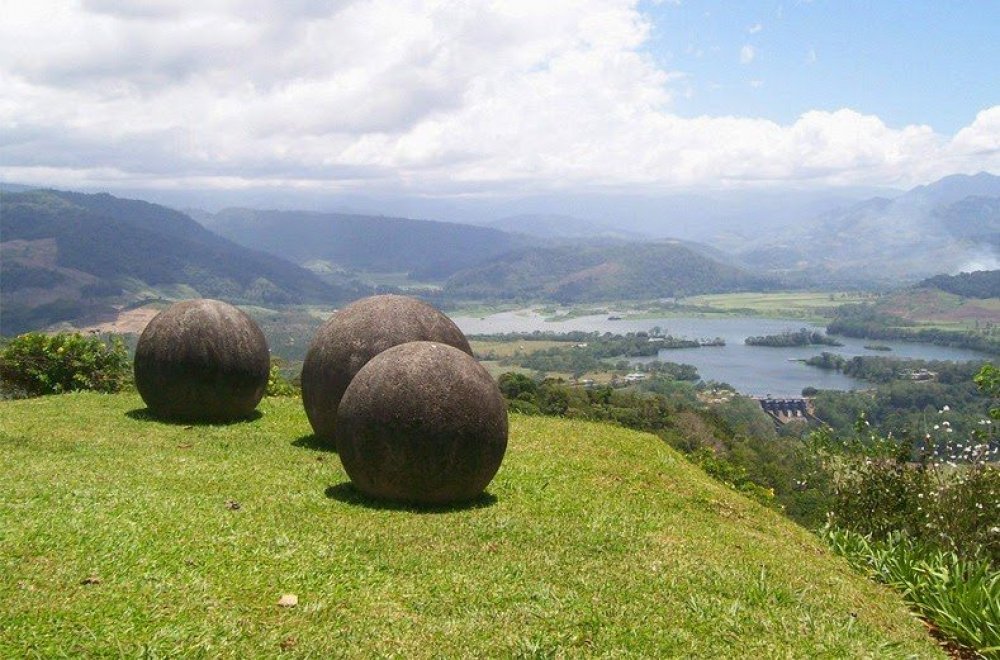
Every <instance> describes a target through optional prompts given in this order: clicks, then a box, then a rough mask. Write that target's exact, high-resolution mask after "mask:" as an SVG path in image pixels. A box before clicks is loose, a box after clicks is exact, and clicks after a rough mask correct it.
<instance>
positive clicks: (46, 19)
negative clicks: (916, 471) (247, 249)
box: [0, 0, 1000, 198]
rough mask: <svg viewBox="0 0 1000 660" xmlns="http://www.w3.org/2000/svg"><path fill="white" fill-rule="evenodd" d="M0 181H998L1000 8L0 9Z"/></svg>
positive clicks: (93, 1) (535, 186) (494, 189)
mask: <svg viewBox="0 0 1000 660" xmlns="http://www.w3.org/2000/svg"><path fill="white" fill-rule="evenodd" d="M3 13H4V20H3V21H0V180H4V181H8V182H20V183H29V184H46V185H52V186H57V187H65V188H86V189H92V188H95V187H97V188H105V189H109V190H114V189H116V188H129V189H137V188H151V189H190V190H228V191H233V190H252V189H268V188H270V189H282V190H303V191H317V190H319V191H328V192H334V193H336V192H380V191H381V192H386V191H392V192H396V193H399V192H402V193H405V194H411V195H424V196H431V197H433V196H438V197H446V198H447V197H456V198H459V197H463V196H466V197H472V196H518V195H530V194H539V193H545V194H552V193H556V194H558V193H560V192H572V193H575V192H580V191H595V190H602V191H605V190H606V191H611V192H614V193H616V194H629V193H636V194H649V193H661V192H665V191H684V190H692V189H721V188H724V189H732V188H736V189H739V188H755V187H770V188H782V187H789V188H793V187H794V188H798V189H802V188H830V187H838V186H862V185H863V186H892V187H897V188H905V187H910V186H913V185H917V184H922V183H927V182H930V181H933V180H935V179H937V178H940V177H941V176H945V175H948V174H953V173H968V174H972V173H976V172H979V171H988V172H992V173H995V174H996V173H1000V77H998V76H997V75H996V71H995V67H996V62H998V61H1000V46H998V44H1000V3H997V2H991V1H986V0H984V1H981V2H980V1H972V0H970V1H968V2H959V1H955V2H943V1H942V2H916V1H910V2H902V1H900V2H896V1H890V0H880V2H851V1H838V2H823V1H821V0H812V1H806V0H786V1H782V2H773V1H772V2H739V3H734V2H707V1H705V2H702V1H696V0H646V1H642V2H639V1H637V0H544V1H543V2H539V1H538V0H494V1H490V2H486V1H483V2H461V1H457V0H449V1H434V0H365V1H362V0H284V1H282V0H200V1H199V2H186V1H180V0H145V1H144V2H141V3H138V2H132V1H130V0H77V1H72V2H70V1H56V0H5V2H4V4H3Z"/></svg>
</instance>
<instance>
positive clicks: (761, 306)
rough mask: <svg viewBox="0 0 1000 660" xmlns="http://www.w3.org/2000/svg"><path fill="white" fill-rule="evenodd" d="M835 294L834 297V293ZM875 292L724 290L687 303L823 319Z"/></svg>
mask: <svg viewBox="0 0 1000 660" xmlns="http://www.w3.org/2000/svg"><path fill="white" fill-rule="evenodd" d="M831 296H833V300H831V299H830V297H831ZM870 300H871V296H870V295H867V294H857V293H846V294H845V293H831V292H822V291H790V292H777V293H720V294H710V295H704V296H692V297H690V298H685V299H684V300H683V301H682V302H683V303H684V304H686V305H699V306H705V307H714V308H716V309H718V310H719V311H740V312H747V311H749V312H750V313H753V314H759V315H761V316H773V317H781V318H801V319H803V320H811V321H817V322H822V321H824V320H828V319H830V318H832V317H833V315H832V313H831V312H832V310H833V309H834V308H835V307H838V306H840V305H844V304H847V303H858V302H865V301H870Z"/></svg>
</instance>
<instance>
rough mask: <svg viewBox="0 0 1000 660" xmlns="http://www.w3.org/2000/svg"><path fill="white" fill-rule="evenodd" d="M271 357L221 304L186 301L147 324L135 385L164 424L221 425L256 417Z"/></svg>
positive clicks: (247, 325)
mask: <svg viewBox="0 0 1000 660" xmlns="http://www.w3.org/2000/svg"><path fill="white" fill-rule="evenodd" d="M270 362H271V357H270V354H269V353H268V350H267V341H266V340H265V339H264V333H263V332H261V330H260V328H259V327H258V326H257V324H256V323H255V322H254V321H253V319H251V318H250V317H249V316H247V314H246V313H245V312H243V311H241V310H239V309H237V308H235V307H233V306H232V305H229V304H227V303H224V302H221V301H219V300H209V299H201V300H186V301H184V302H179V303H176V304H174V305H171V306H170V307H169V308H168V309H166V310H164V311H162V312H160V313H159V314H157V315H156V317H155V318H153V320H152V321H150V322H149V325H147V326H146V329H145V330H144V331H143V333H142V335H141V336H140V337H139V344H138V346H137V347H136V351H135V384H136V387H137V388H138V390H139V394H140V395H141V396H142V400H143V401H145V402H146V406H148V408H149V411H150V412H151V413H152V414H153V415H155V416H157V417H162V418H165V419H176V420H185V421H194V422H222V421H230V420H234V419H239V418H242V417H247V416H249V415H250V414H251V413H253V411H254V409H255V408H256V407H257V404H258V403H260V400H261V397H263V396H264V390H265V389H266V388H267V376H268V371H269V369H270Z"/></svg>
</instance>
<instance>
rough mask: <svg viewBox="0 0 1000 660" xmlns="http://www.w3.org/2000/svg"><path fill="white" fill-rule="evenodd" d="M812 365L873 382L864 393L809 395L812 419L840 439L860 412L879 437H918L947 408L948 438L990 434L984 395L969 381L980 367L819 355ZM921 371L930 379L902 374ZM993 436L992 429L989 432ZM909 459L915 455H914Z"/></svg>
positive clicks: (974, 365)
mask: <svg viewBox="0 0 1000 660" xmlns="http://www.w3.org/2000/svg"><path fill="white" fill-rule="evenodd" d="M809 363H810V364H813V365H817V366H834V365H839V366H840V368H841V370H842V371H843V372H844V373H847V374H849V375H851V376H854V377H856V378H862V379H865V380H867V381H869V382H871V383H874V384H875V387H874V388H872V389H870V390H869V391H867V392H836V391H831V390H823V391H820V392H818V393H817V394H816V395H815V399H814V404H815V408H816V416H817V417H819V418H820V419H821V420H823V421H824V422H826V423H827V424H829V425H830V426H831V427H833V429H834V430H835V431H836V432H837V433H838V434H841V435H845V434H850V432H851V429H852V428H853V426H854V421H855V420H856V419H857V418H858V415H859V414H860V413H862V412H864V413H865V414H866V416H867V419H868V421H869V422H871V424H872V425H873V426H874V427H877V428H878V429H880V431H881V432H882V433H885V434H888V433H892V434H893V435H894V436H897V437H910V438H920V437H922V436H923V435H924V434H926V433H928V432H930V431H934V430H935V429H934V428H933V427H934V425H935V424H940V422H941V421H942V420H941V419H939V417H940V413H939V412H938V411H939V410H943V408H944V406H946V405H947V406H948V408H949V413H948V422H949V427H950V428H951V429H952V434H953V436H954V437H959V436H962V437H968V436H969V435H971V434H973V433H976V434H980V435H981V434H983V433H986V434H987V435H989V434H990V432H991V431H992V427H993V426H994V424H993V423H990V424H987V423H986V422H989V421H990V420H989V419H987V418H988V417H989V410H990V405H991V402H990V397H988V396H987V395H986V394H985V393H984V392H982V391H980V390H979V389H977V387H976V385H975V383H974V382H973V377H974V376H975V375H976V373H977V372H978V370H979V369H980V367H981V366H982V363H980V362H945V361H937V360H935V361H927V360H909V359H898V358H886V357H881V356H860V357H854V358H851V359H848V360H844V359H843V358H840V357H839V356H835V355H832V354H829V353H824V354H823V355H821V356H817V357H814V358H810V360H809ZM920 369H927V370H930V371H932V372H934V373H935V374H936V376H935V377H934V378H933V379H931V380H925V381H918V380H911V379H910V378H909V377H908V374H910V373H913V372H914V371H917V370H920ZM992 432H994V433H995V431H992ZM914 458H915V457H914Z"/></svg>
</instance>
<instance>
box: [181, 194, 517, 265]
mask: <svg viewBox="0 0 1000 660" xmlns="http://www.w3.org/2000/svg"><path fill="white" fill-rule="evenodd" d="M200 220H201V221H202V222H203V223H204V224H205V226H207V227H208V228H210V229H212V230H213V231H216V232H218V233H219V234H221V235H223V236H226V237H227V238H230V239H232V240H234V241H236V242H238V243H240V244H242V245H245V246H247V247H251V248H255V249H260V250H266V251H268V252H271V253H272V254H275V255H278V256H281V257H284V258H286V259H290V260H292V261H295V262H296V263H299V264H307V263H310V262H314V261H325V262H328V263H329V264H331V265H336V266H340V267H343V268H349V269H359V270H366V271H376V272H407V273H410V274H411V276H412V277H413V278H415V279H444V278H446V277H447V276H449V275H451V274H452V273H455V272H457V271H459V270H461V269H463V268H469V267H471V266H474V265H477V264H480V263H483V262H484V261H487V260H489V259H492V258H494V257H496V256H498V255H501V254H504V253H506V252H509V251H510V250H512V249H514V248H517V247H521V246H523V245H525V243H526V241H527V240H528V239H526V238H524V237H518V236H515V235H513V234H508V233H506V232H503V231H499V230H497V229H490V228H488V227H476V226H471V225H461V224H456V223H450V222H435V221H430V220H410V219H406V218H388V217H382V216H367V215H348V214H343V213H312V212H307V211H259V210H254V209H226V210H224V211H221V212H219V213H217V214H215V215H205V216H202V217H201V218H200Z"/></svg>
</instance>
